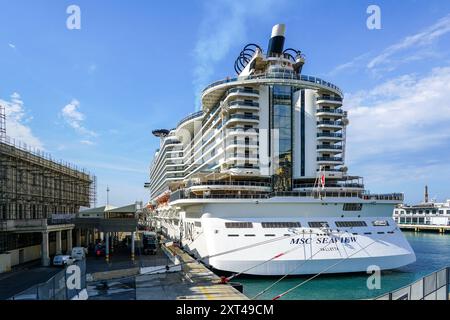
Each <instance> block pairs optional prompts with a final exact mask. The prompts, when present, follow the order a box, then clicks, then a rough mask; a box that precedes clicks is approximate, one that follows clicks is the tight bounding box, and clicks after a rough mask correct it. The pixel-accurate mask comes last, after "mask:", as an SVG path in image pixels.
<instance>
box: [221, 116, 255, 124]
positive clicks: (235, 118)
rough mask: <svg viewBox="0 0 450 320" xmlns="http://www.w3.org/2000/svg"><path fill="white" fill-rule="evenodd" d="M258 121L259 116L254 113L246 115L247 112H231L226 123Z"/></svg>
mask: <svg viewBox="0 0 450 320" xmlns="http://www.w3.org/2000/svg"><path fill="white" fill-rule="evenodd" d="M241 122H246V123H259V116H255V115H247V114H232V115H230V116H229V118H228V120H227V124H229V123H241Z"/></svg>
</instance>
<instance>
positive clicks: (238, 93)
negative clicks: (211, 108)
mask: <svg viewBox="0 0 450 320" xmlns="http://www.w3.org/2000/svg"><path fill="white" fill-rule="evenodd" d="M226 95H227V97H226V98H225V101H226V100H227V99H229V98H234V97H244V98H245V97H249V98H259V90H256V89H249V88H232V89H230V90H228V92H227V94H226Z"/></svg>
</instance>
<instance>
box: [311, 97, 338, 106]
mask: <svg viewBox="0 0 450 320" xmlns="http://www.w3.org/2000/svg"><path fill="white" fill-rule="evenodd" d="M316 103H317V104H322V103H326V104H333V105H340V106H341V105H342V98H341V97H331V96H320V97H318V98H317V100H316Z"/></svg>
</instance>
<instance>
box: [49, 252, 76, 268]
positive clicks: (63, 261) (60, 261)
mask: <svg viewBox="0 0 450 320" xmlns="http://www.w3.org/2000/svg"><path fill="white" fill-rule="evenodd" d="M73 262H74V260H73V259H72V257H71V256H65V255H57V256H55V257H54V258H53V265H54V266H70V265H71V264H73Z"/></svg>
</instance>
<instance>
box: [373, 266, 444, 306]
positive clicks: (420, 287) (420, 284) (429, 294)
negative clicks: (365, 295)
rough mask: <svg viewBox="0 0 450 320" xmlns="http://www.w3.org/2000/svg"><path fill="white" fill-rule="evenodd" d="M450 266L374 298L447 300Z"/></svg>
mask: <svg viewBox="0 0 450 320" xmlns="http://www.w3.org/2000/svg"><path fill="white" fill-rule="evenodd" d="M449 288H450V267H447V268H443V269H441V270H439V271H436V272H433V273H432V274H430V275H428V276H426V277H423V278H421V279H419V280H416V281H415V282H414V283H412V284H410V285H407V286H405V287H403V288H400V289H397V290H395V291H391V292H389V293H386V294H384V295H382V296H380V297H378V298H376V299H375V300H446V301H447V300H448V299H449Z"/></svg>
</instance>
